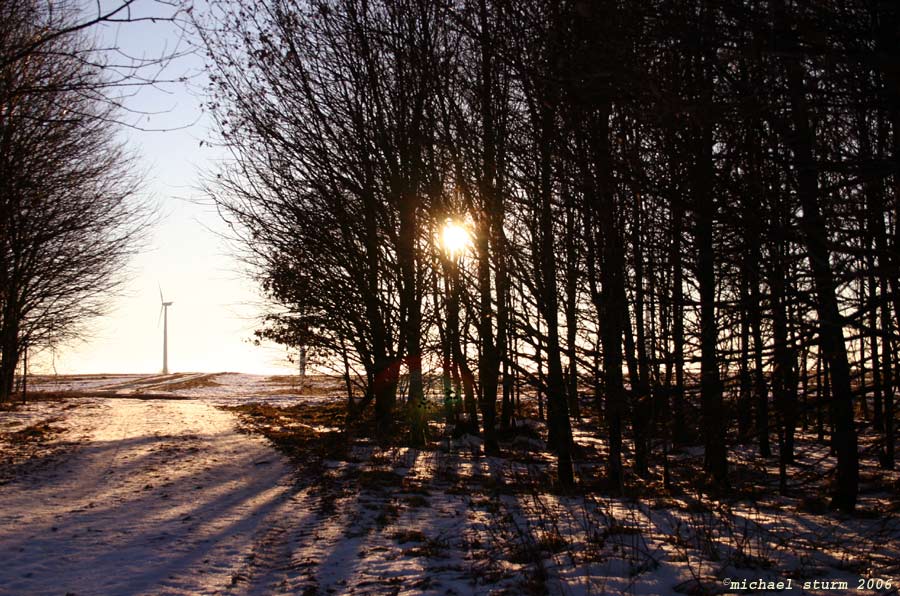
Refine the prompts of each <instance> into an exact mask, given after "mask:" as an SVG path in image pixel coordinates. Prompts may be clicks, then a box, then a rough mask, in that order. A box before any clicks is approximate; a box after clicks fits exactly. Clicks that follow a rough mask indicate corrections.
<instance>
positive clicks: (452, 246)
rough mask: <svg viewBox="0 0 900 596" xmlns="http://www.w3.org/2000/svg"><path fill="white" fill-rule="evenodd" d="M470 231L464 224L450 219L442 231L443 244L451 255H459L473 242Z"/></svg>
mask: <svg viewBox="0 0 900 596" xmlns="http://www.w3.org/2000/svg"><path fill="white" fill-rule="evenodd" d="M471 241H472V239H471V238H470V237H469V231H468V230H467V229H466V228H465V226H463V225H462V224H460V223H458V222H455V221H453V220H452V219H448V220H447V223H445V224H444V229H443V230H442V231H441V244H442V245H443V249H444V250H445V251H447V254H449V255H450V257H451V258H452V257H457V256H459V255H461V254H462V253H463V252H465V250H466V248H467V247H468V246H469V244H470V243H471Z"/></svg>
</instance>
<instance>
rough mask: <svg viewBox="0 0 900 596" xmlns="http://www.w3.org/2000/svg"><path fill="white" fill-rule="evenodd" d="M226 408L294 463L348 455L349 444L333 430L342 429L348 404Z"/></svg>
mask: <svg viewBox="0 0 900 596" xmlns="http://www.w3.org/2000/svg"><path fill="white" fill-rule="evenodd" d="M224 409H226V410H231V411H233V412H237V413H238V415H239V416H240V417H241V420H242V421H243V422H244V424H245V425H246V427H247V429H248V430H249V431H253V432H258V433H260V434H262V435H263V436H265V437H266V438H268V439H269V440H270V441H272V443H273V444H274V445H275V446H276V447H277V448H278V449H279V450H281V451H282V452H284V453H285V454H287V455H288V456H290V457H292V458H293V459H295V460H297V459H300V460H302V461H309V460H310V458H312V459H321V458H337V459H340V458H343V457H344V456H345V454H346V447H347V445H346V440H345V438H344V436H343V433H341V432H340V431H337V430H332V429H336V428H341V427H343V425H344V419H345V417H346V405H345V404H342V403H326V404H298V405H295V406H289V407H278V406H272V405H269V404H259V403H254V404H246V405H240V406H228V407H225V408H224ZM320 429H328V430H320Z"/></svg>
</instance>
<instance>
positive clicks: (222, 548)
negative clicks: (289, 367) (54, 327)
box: [0, 399, 297, 596]
mask: <svg viewBox="0 0 900 596" xmlns="http://www.w3.org/2000/svg"><path fill="white" fill-rule="evenodd" d="M65 426H66V427H68V428H70V429H76V430H77V432H78V434H84V433H86V435H87V436H86V437H82V440H83V444H82V446H80V447H79V448H78V449H77V450H76V451H75V452H74V453H72V454H71V455H69V456H67V457H65V458H64V459H62V460H61V462H60V463H59V465H56V466H53V465H47V466H41V467H38V468H36V469H35V470H33V472H30V473H28V474H24V475H23V476H22V477H21V478H19V479H18V480H16V481H14V482H12V483H10V484H6V485H3V486H0V561H3V564H2V565H0V594H4V595H5V594H10V595H14V594H15V595H20V594H67V593H68V594H73V595H77V596H86V595H90V594H103V595H113V594H129V595H131V594H173V595H174V594H219V593H229V594H235V593H238V594H244V593H248V592H250V593H252V592H256V590H255V589H251V588H253V587H254V584H256V583H257V582H255V581H251V580H252V579H253V578H252V577H250V576H251V575H253V574H252V573H250V572H249V571H248V569H249V570H252V567H253V565H252V561H253V559H254V557H255V556H256V553H255V551H256V550H257V549H258V548H259V546H260V545H266V544H267V543H269V542H271V536H268V534H270V532H271V528H272V527H273V525H277V524H275V523H274V522H275V520H277V519H279V517H281V516H282V515H284V513H285V512H284V511H280V509H281V508H283V507H285V506H286V505H287V504H288V503H289V502H290V500H289V498H288V497H290V495H291V494H292V493H294V489H293V483H292V478H291V472H290V469H289V466H288V464H287V462H286V461H285V460H284V458H283V457H282V456H281V455H279V454H278V453H277V452H275V451H274V450H273V449H272V448H271V447H269V446H268V444H267V443H266V442H265V441H264V440H263V439H261V438H258V437H254V436H248V435H245V434H241V433H239V432H238V431H237V428H236V425H235V419H234V417H233V416H232V415H231V414H229V413H228V412H224V411H221V410H218V409H216V408H214V407H211V406H209V405H207V404H204V403H201V402H198V401H193V400H191V401H168V400H158V401H157V400H153V401H141V400H132V399H109V400H103V399H97V400H85V401H84V402H82V404H81V405H79V406H78V407H77V408H74V409H73V410H71V412H69V413H68V415H67V420H66V421H65ZM70 432H71V431H70ZM293 506H294V507H296V506H297V504H296V503H294V504H293ZM248 561H249V562H250V563H249V567H248ZM269 563H270V565H274V566H275V567H277V566H278V563H279V562H278V561H269Z"/></svg>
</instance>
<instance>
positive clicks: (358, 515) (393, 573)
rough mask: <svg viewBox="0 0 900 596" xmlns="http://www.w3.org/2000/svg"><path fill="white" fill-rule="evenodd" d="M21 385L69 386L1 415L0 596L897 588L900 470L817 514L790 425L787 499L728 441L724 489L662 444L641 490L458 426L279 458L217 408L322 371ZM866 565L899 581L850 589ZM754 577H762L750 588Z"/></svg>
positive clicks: (268, 395)
mask: <svg viewBox="0 0 900 596" xmlns="http://www.w3.org/2000/svg"><path fill="white" fill-rule="evenodd" d="M30 386H31V387H32V388H33V389H37V390H38V391H41V390H43V391H45V392H48V393H46V394H45V395H46V396H50V395H55V396H60V395H62V396H63V398H62V399H56V398H45V399H42V400H39V401H35V402H32V403H29V404H26V405H24V406H21V407H18V408H16V409H14V410H12V411H0V561H2V562H3V563H2V564H0V594H3V595H6V594H9V595H11V596H12V595H16V596H19V595H30V594H48V595H49V594H73V595H77V596H85V595H90V594H98V595H99V594H102V595H107V594H111V595H116V594H122V595H131V594H172V595H180V594H184V595H186V594H241V595H243V594H253V595H256V594H259V595H264V594H305V595H313V594H351V593H352V594H405V595H413V594H434V595H439V594H440V595H443V594H457V595H467V594H485V595H487V594H525V593H536V594H542V593H550V594H565V595H569V594H579V595H580V594H585V595H587V594H678V593H684V594H715V593H750V592H753V593H757V594H759V593H789V594H821V595H833V594H837V593H845V592H853V593H857V594H888V593H894V594H896V593H897V592H896V589H897V586H898V582H900V523H898V518H897V512H898V511H900V507H898V503H900V497H898V494H897V487H898V486H900V482H898V476H897V473H896V472H891V473H888V472H883V471H880V470H878V469H877V467H876V466H875V464H874V462H873V459H872V458H871V457H868V456H865V455H864V457H863V458H862V460H861V462H862V468H863V469H862V478H863V486H862V489H863V490H862V491H861V495H860V510H861V512H860V514H859V515H855V516H842V515H836V514H834V513H830V512H828V511H826V510H821V508H820V507H821V503H822V502H823V497H824V490H825V478H824V477H825V473H824V472H825V471H827V470H828V469H829V467H830V466H831V465H833V461H832V460H833V458H831V457H830V456H829V455H828V453H827V449H826V448H823V447H821V446H820V445H818V444H817V443H815V441H814V440H813V437H810V436H805V435H802V434H801V435H800V436H799V437H798V449H797V465H796V466H792V468H791V475H790V478H789V489H790V495H789V496H785V497H779V496H778V495H777V483H776V484H774V485H773V484H772V482H773V479H777V466H776V465H775V462H774V460H759V458H758V457H756V456H755V455H754V452H753V449H751V448H739V449H734V450H732V452H731V454H730V455H731V459H732V462H733V464H734V466H735V468H738V467H740V470H741V471H740V472H736V474H740V475H741V477H742V478H743V482H742V483H741V482H739V483H737V485H736V486H735V490H734V491H733V494H732V495H730V496H729V497H728V498H727V499H716V498H713V497H711V496H709V495H701V494H700V493H699V492H697V491H695V490H693V489H692V488H691V487H692V486H693V485H692V482H693V479H692V478H691V477H690V476H691V474H692V472H691V471H692V470H695V469H697V466H698V463H699V461H700V459H701V458H702V455H701V454H700V453H699V452H698V451H697V450H696V449H687V450H684V451H682V452H680V453H676V454H673V456H672V462H673V475H674V483H675V485H676V486H679V487H680V489H679V490H676V491H673V492H672V493H670V494H669V493H664V492H662V491H660V490H659V487H658V486H653V483H652V482H651V483H649V484H647V485H646V486H644V488H643V489H641V490H643V491H644V493H643V494H642V495H641V496H640V497H635V498H608V497H605V496H604V490H603V489H602V488H600V489H598V490H587V491H583V493H582V494H578V495H571V496H561V495H557V494H555V493H554V492H553V491H552V490H551V487H550V486H549V481H548V479H549V477H550V475H549V473H548V472H549V471H551V470H552V457H550V456H549V455H548V454H547V453H546V449H545V446H544V444H543V442H542V441H541V440H540V439H537V438H535V437H534V436H531V437H529V436H527V434H526V435H520V436H518V437H514V438H512V439H510V440H507V441H504V443H503V451H504V457H503V458H499V457H497V458H495V457H486V456H484V455H482V454H481V452H480V443H479V441H478V440H477V439H475V438H472V437H468V436H464V437H463V438H461V439H457V440H450V439H444V440H442V441H439V442H438V443H437V444H434V445H432V446H431V448H429V449H427V450H412V449H406V448H387V449H381V448H377V447H375V446H374V445H372V444H371V443H370V442H368V441H366V440H365V439H361V438H360V439H358V440H357V441H356V442H355V444H354V446H352V447H351V448H350V449H349V450H348V451H347V452H346V453H344V454H343V455H342V456H341V457H339V458H338V457H334V458H332V459H325V460H313V458H310V459H309V460H308V461H299V460H295V461H291V460H289V459H288V458H287V457H286V456H284V455H282V454H281V453H280V452H279V451H276V449H274V448H273V447H272V445H271V444H270V443H269V442H268V441H267V440H265V439H263V438H261V436H260V435H259V434H256V433H252V432H246V431H247V430H248V429H251V428H256V427H254V423H253V420H252V417H247V415H245V414H238V413H236V412H234V411H232V410H228V409H223V408H221V407H219V406H233V405H237V404H241V403H248V402H261V403H264V404H267V405H274V406H290V405H297V404H321V403H325V402H328V401H335V400H343V399H345V397H344V396H343V388H342V385H341V383H340V382H339V381H338V380H335V379H332V378H328V377H311V378H307V379H306V380H304V381H302V382H300V381H299V380H298V379H297V378H294V377H265V376H254V375H242V374H234V373H221V374H213V375H210V374H179V375H168V376H160V375H157V376H149V377H147V376H145V377H140V376H136V375H119V376H109V377H102V376H90V377H78V378H71V377H67V378H53V377H45V378H40V379H37V380H36V381H35V382H33V383H32V384H31V385H30ZM60 392H62V393H60ZM66 392H69V393H66ZM291 424H293V426H297V425H300V426H303V424H302V423H299V422H293V423H291ZM529 427H530V428H531V433H532V434H533V433H534V431H535V430H541V424H540V423H536V422H535V423H531V424H529ZM307 428H312V429H318V432H324V429H323V428H319V427H316V426H315V425H312V426H309V425H307ZM257 430H259V429H258V428H257ZM323 436H324V435H323ZM575 438H576V442H577V443H578V445H579V446H580V450H581V453H582V455H581V456H580V458H579V460H578V461H577V465H576V468H577V473H578V476H579V478H580V482H581V484H582V485H583V486H589V485H590V484H591V483H592V482H596V479H597V478H598V477H599V476H600V475H601V469H602V464H603V449H604V442H603V441H602V440H598V439H597V437H596V431H594V430H592V429H591V428H589V427H586V426H585V425H576V429H575ZM316 440H318V439H316ZM865 445H866V443H865V442H864V446H865ZM654 472H655V473H658V472H659V470H658V469H656V470H654ZM657 484H658V481H657ZM635 486H640V484H639V483H638V484H636V485H635ZM869 579H871V580H882V582H883V581H885V580H890V581H891V582H892V583H891V585H890V587H885V585H884V583H882V584H880V585H881V586H882V587H881V588H877V585H878V584H877V583H874V582H873V583H871V584H865V583H864V584H863V589H860V590H857V589H856V588H857V587H859V581H860V580H862V581H864V582H865V581H866V580H869ZM744 580H746V581H747V584H746V585H745V587H744V588H743V589H741V588H740V586H741V584H740V583H739V582H742V581H744ZM760 580H763V581H764V582H772V583H771V584H769V583H766V584H764V586H763V587H762V588H759V587H757V588H756V589H750V586H752V585H753V584H751V583H750V582H754V581H760ZM779 581H783V582H787V581H791V582H792V583H791V584H790V588H789V589H785V588H782V589H780V590H779V589H778V588H777V582H779ZM816 581H818V582H820V583H819V584H818V585H815V584H814V583H813V582H816ZM728 582H733V583H730V584H729V583H728ZM823 582H826V583H823ZM827 582H847V584H846V586H847V587H846V589H844V588H843V584H841V583H834V584H832V583H827ZM729 585H730V586H731V589H729ZM869 585H871V589H869V588H868V586H869ZM770 588H771V589H770Z"/></svg>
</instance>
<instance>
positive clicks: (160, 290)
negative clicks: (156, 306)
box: [156, 282, 165, 304]
mask: <svg viewBox="0 0 900 596" xmlns="http://www.w3.org/2000/svg"><path fill="white" fill-rule="evenodd" d="M156 285H157V287H158V288H159V303H160V304H162V303H163V302H165V300H163V295H162V286H161V285H159V282H156Z"/></svg>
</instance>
